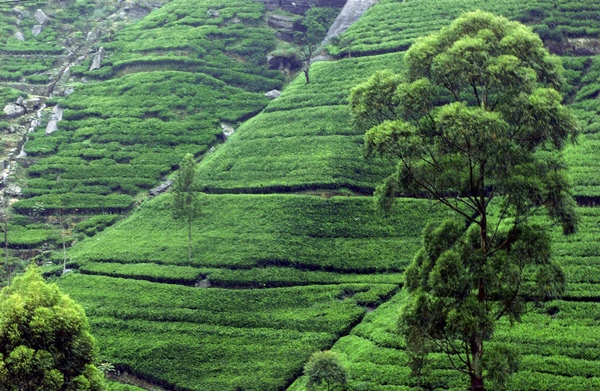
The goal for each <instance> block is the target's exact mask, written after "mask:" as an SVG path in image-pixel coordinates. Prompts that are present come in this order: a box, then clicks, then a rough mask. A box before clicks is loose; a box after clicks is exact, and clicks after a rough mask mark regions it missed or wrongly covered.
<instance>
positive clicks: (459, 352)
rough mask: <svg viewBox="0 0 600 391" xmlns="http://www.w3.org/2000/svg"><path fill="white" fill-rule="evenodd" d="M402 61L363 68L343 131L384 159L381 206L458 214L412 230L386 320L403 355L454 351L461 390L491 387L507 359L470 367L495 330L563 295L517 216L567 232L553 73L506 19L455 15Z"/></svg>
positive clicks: (561, 122) (570, 212) (545, 248)
mask: <svg viewBox="0 0 600 391" xmlns="http://www.w3.org/2000/svg"><path fill="white" fill-rule="evenodd" d="M404 60H405V64H406V72H405V74H404V75H403V77H401V78H399V77H394V75H393V74H390V73H386V74H384V73H379V74H376V75H375V76H374V77H373V78H372V79H371V80H370V81H369V82H368V83H364V84H363V85H361V86H359V87H357V88H355V89H353V90H352V93H351V96H350V106H351V108H352V114H353V119H354V124H355V126H356V127H357V128H359V129H364V128H367V129H368V130H367V133H366V135H365V149H366V153H367V155H375V156H387V157H390V158H392V159H395V160H397V161H398V166H397V170H396V173H395V174H393V175H392V176H390V177H389V178H388V180H386V181H385V182H384V184H383V186H382V187H380V188H378V189H377V194H376V195H377V196H378V197H379V199H380V200H383V201H380V204H383V205H386V206H389V205H390V203H388V202H385V199H387V198H390V197H394V196H395V195H396V194H397V193H401V194H405V195H417V196H421V195H425V196H428V197H431V198H433V199H435V200H437V201H439V202H440V203H441V204H442V205H444V206H445V207H446V208H448V209H449V210H452V211H454V212H455V213H456V214H457V216H459V218H458V219H456V218H455V219H454V220H451V221H448V222H445V223H443V224H442V225H441V226H439V227H437V228H433V227H430V228H428V229H427V230H426V231H425V232H424V246H423V249H422V250H420V252H419V253H417V254H416V256H415V259H414V261H413V264H412V265H411V267H410V268H409V269H407V271H406V282H407V288H408V291H409V292H410V294H411V298H410V300H409V303H408V305H407V306H406V307H405V308H404V311H403V313H402V316H401V321H400V325H401V328H402V331H403V334H404V335H405V336H406V338H407V346H408V349H409V350H410V351H411V352H412V353H413V355H412V358H413V359H419V360H421V357H423V355H426V354H427V353H429V352H430V351H433V350H434V348H435V349H437V350H441V351H442V352H444V353H446V354H447V355H449V356H457V357H456V358H455V361H453V364H452V365H453V367H455V368H456V369H457V370H459V371H461V372H462V373H464V374H467V375H468V376H469V378H470V381H471V389H472V390H473V391H482V390H483V389H484V376H489V378H490V381H491V382H493V383H494V384H495V385H496V387H498V384H497V383H500V382H502V381H506V379H507V378H509V377H510V375H511V372H510V370H512V369H513V368H514V365H512V356H510V357H509V356H506V357H505V361H502V360H499V359H497V357H496V355H495V353H492V359H491V360H492V361H494V362H495V363H496V364H498V365H496V369H498V368H505V369H507V370H508V372H504V373H499V372H493V371H489V372H484V365H483V363H484V362H485V360H486V359H484V355H483V353H484V349H483V345H484V341H488V340H489V339H490V338H491V336H492V335H493V333H494V325H495V323H496V322H497V321H498V320H499V319H500V318H502V317H508V318H509V319H510V320H511V322H512V321H519V320H520V319H521V316H522V314H523V313H524V311H525V307H526V303H527V301H528V300H531V299H534V300H536V301H538V300H546V299H548V298H551V297H556V296H557V295H560V294H561V293H562V291H563V290H564V284H565V277H564V274H563V272H562V270H561V268H560V266H559V265H558V264H557V263H555V262H552V261H551V260H550V242H549V238H548V235H547V234H546V233H545V231H544V228H543V227H542V226H540V225H532V224H531V223H530V222H529V221H528V220H529V218H530V217H531V216H532V215H533V214H534V213H536V212H537V211H538V210H539V209H541V208H544V209H545V210H546V212H547V214H548V215H549V216H550V217H551V218H552V219H555V220H556V221H558V222H559V223H561V224H562V227H563V232H564V233H566V234H569V233H573V232H574V230H575V226H576V217H575V211H574V206H575V203H574V201H573V199H572V197H571V194H570V186H569V181H568V179H567V176H566V173H565V165H564V162H563V159H562V156H561V155H560V151H561V150H562V149H563V147H564V145H565V144H566V142H567V141H569V140H573V139H574V138H575V137H576V136H577V123H576V121H575V119H574V117H573V116H572V114H571V113H570V111H569V110H568V109H566V108H565V107H564V106H562V104H561V102H562V97H561V96H560V94H559V92H558V91H557V89H558V88H559V87H560V85H561V78H560V70H561V68H560V67H559V66H558V65H557V64H556V60H555V59H553V58H552V57H551V56H550V55H549V53H548V52H547V50H546V49H545V48H544V47H543V45H542V41H541V40H540V39H539V37H538V36H536V35H535V34H533V33H532V32H531V30H529V29H527V28H526V27H525V26H523V25H521V24H519V23H516V22H509V21H508V19H505V18H502V17H497V16H494V15H492V14H488V13H484V12H481V11H477V12H472V13H467V14H465V15H463V16H462V17H460V18H459V19H457V20H456V21H454V22H453V23H452V24H451V25H450V26H449V27H446V28H444V29H442V30H441V32H440V33H438V34H433V35H430V36H427V37H424V38H421V39H419V40H418V41H417V42H416V43H415V44H414V45H413V46H412V47H411V48H410V49H409V50H408V52H407V53H406V56H405V57H404ZM493 208H494V209H493ZM496 209H497V210H498V211H497V212H495V210H496ZM465 223H466V224H465ZM498 352H499V350H498V351H496V353H498ZM500 361H502V363H501V362H500ZM500 364H502V365H500ZM504 364H506V365H504Z"/></svg>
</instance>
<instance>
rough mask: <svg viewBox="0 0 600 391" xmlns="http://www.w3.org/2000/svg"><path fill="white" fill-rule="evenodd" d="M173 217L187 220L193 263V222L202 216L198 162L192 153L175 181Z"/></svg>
mask: <svg viewBox="0 0 600 391" xmlns="http://www.w3.org/2000/svg"><path fill="white" fill-rule="evenodd" d="M171 191H172V193H173V206H172V208H173V217H174V218H175V219H178V220H185V221H186V222H187V229H188V261H189V262H191V261H192V221H193V220H194V219H195V218H196V217H198V215H199V214H200V199H199V195H198V186H197V185H196V161H195V160H194V156H193V155H192V154H191V153H188V154H187V155H185V156H184V158H183V160H182V161H181V164H180V165H179V170H178V171H177V173H176V174H175V179H174V180H173V187H172V189H171Z"/></svg>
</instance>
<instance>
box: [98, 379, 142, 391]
mask: <svg viewBox="0 0 600 391" xmlns="http://www.w3.org/2000/svg"><path fill="white" fill-rule="evenodd" d="M106 390H107V391H144V388H140V387H136V386H131V385H128V384H121V383H117V382H112V381H109V382H106Z"/></svg>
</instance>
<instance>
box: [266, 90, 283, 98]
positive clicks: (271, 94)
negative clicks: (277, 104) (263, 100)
mask: <svg viewBox="0 0 600 391" xmlns="http://www.w3.org/2000/svg"><path fill="white" fill-rule="evenodd" d="M280 95H281V91H279V90H271V91H269V92H267V93H266V94H265V96H266V97H267V98H269V99H276V98H279V96H280Z"/></svg>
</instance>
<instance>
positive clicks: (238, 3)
mask: <svg viewBox="0 0 600 391" xmlns="http://www.w3.org/2000/svg"><path fill="white" fill-rule="evenodd" d="M263 13H264V6H263V5H262V4H261V3H259V2H256V1H252V0H233V1H229V2H227V3H224V2H223V1H222V0H202V1H191V0H175V1H171V2H169V3H167V4H166V5H165V6H163V7H161V8H160V9H158V10H156V11H155V12H153V13H152V14H150V15H148V16H147V17H146V18H144V19H143V20H141V21H140V22H138V23H136V24H134V25H131V26H129V27H127V28H125V29H123V30H121V31H119V32H118V33H117V34H115V36H114V37H111V38H110V41H109V42H105V43H104V47H105V49H106V50H107V52H108V56H107V58H106V60H105V61H104V62H103V67H102V68H101V69H99V70H95V71H91V72H87V69H86V68H85V65H87V64H84V65H82V66H80V67H79V68H75V69H73V72H74V73H75V74H84V75H87V76H90V77H97V78H107V77H111V76H117V75H122V74H125V73H129V72H138V71H151V70H155V71H160V70H164V69H177V70H181V71H188V72H201V73H204V74H207V75H210V76H213V77H215V78H217V79H219V80H222V81H224V82H225V83H227V84H229V85H234V86H238V87H242V88H244V89H246V90H249V91H262V92H263V93H264V92H266V91H268V90H270V89H273V88H277V87H278V86H279V85H280V84H281V80H282V79H283V77H282V75H281V73H279V72H276V71H269V70H267V69H266V68H265V67H264V64H265V60H264V59H265V55H266V53H267V52H269V51H270V50H272V49H274V48H275V36H274V32H273V30H271V29H269V28H266V27H264V26H263V25H262V21H263V16H264V15H263Z"/></svg>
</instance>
